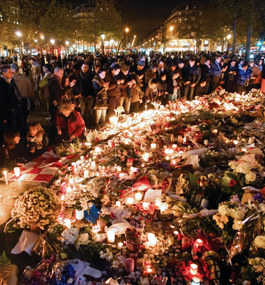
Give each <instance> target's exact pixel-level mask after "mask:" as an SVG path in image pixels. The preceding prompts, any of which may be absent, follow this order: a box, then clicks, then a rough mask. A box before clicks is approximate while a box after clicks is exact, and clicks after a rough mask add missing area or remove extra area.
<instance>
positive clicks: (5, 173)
mask: <svg viewBox="0 0 265 285" xmlns="http://www.w3.org/2000/svg"><path fill="white" fill-rule="evenodd" d="M3 173H4V176H5V181H6V185H7V184H8V181H7V171H6V170H4V172H3Z"/></svg>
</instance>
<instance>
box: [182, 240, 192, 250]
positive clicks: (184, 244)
mask: <svg viewBox="0 0 265 285" xmlns="http://www.w3.org/2000/svg"><path fill="white" fill-rule="evenodd" d="M189 247H190V240H189V239H188V238H187V237H183V238H182V240H181V248H182V250H184V251H185V250H187V249H188V248H189Z"/></svg>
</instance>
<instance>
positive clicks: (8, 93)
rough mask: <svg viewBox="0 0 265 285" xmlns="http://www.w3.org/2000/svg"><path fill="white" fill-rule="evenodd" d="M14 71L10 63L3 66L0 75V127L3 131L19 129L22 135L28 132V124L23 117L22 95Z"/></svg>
mask: <svg viewBox="0 0 265 285" xmlns="http://www.w3.org/2000/svg"><path fill="white" fill-rule="evenodd" d="M12 75H13V74H12V71H11V68H10V66H9V65H2V66H1V77H0V100H1V104H0V105H1V107H0V118H1V121H0V124H1V126H0V128H1V131H4V130H5V129H9V130H14V129H17V130H18V131H19V132H20V134H21V135H25V134H26V125H25V122H24V119H23V112H22V109H21V104H20V100H21V96H20V94H19V91H18V89H17V87H16V84H15V82H14V80H13V79H12Z"/></svg>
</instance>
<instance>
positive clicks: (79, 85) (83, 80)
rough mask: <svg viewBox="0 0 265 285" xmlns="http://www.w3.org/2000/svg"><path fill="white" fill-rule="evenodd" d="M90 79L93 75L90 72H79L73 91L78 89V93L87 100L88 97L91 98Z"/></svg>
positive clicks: (92, 93)
mask: <svg viewBox="0 0 265 285" xmlns="http://www.w3.org/2000/svg"><path fill="white" fill-rule="evenodd" d="M92 79H93V75H92V74H91V73H90V71H87V72H86V73H83V71H82V70H81V71H80V73H79V74H78V75H77V76H76V87H75V90H76V89H78V93H77V94H80V93H81V95H82V96H83V97H84V98H87V97H88V96H93V95H94V92H93V88H92Z"/></svg>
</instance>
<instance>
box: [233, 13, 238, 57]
mask: <svg viewBox="0 0 265 285" xmlns="http://www.w3.org/2000/svg"><path fill="white" fill-rule="evenodd" d="M236 24H237V18H234V25H233V50H232V52H233V54H235V52H236Z"/></svg>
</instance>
